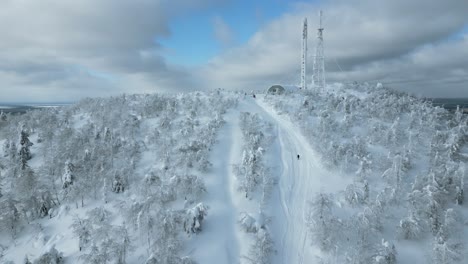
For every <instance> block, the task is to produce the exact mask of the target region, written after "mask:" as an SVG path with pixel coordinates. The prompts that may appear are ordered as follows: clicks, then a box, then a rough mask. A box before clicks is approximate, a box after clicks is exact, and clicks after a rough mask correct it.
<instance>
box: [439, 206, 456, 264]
mask: <svg viewBox="0 0 468 264" xmlns="http://www.w3.org/2000/svg"><path fill="white" fill-rule="evenodd" d="M462 222H463V221H462V217H461V215H460V214H459V213H458V212H456V211H455V210H454V209H452V208H449V209H447V210H446V211H445V219H444V224H443V225H441V227H440V230H439V232H438V233H437V235H436V236H435V237H434V241H433V249H432V250H433V262H434V263H437V264H448V263H460V261H462V260H463V250H464V245H463V242H462V239H461V234H462V228H461V226H460V223H462Z"/></svg>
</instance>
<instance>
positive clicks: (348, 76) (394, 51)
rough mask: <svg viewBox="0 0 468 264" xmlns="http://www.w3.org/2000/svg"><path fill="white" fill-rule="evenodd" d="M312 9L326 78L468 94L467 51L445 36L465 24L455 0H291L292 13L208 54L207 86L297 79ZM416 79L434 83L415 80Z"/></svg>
mask: <svg viewBox="0 0 468 264" xmlns="http://www.w3.org/2000/svg"><path fill="white" fill-rule="evenodd" d="M319 9H323V10H324V15H325V17H324V25H325V32H324V38H325V55H326V57H327V58H326V67H327V79H328V80H329V81H355V80H356V81H366V80H380V81H387V82H388V83H389V84H390V85H392V86H395V87H398V88H400V89H405V90H407V91H410V92H416V93H421V94H423V95H428V96H433V95H434V96H466V97H468V89H466V88H467V84H468V81H467V80H466V77H464V76H463V74H464V73H465V71H466V70H464V69H467V68H468V61H466V59H464V58H466V56H463V55H462V54H465V53H466V50H468V49H467V48H466V41H463V40H451V41H447V39H448V38H449V37H451V36H452V35H454V34H456V33H457V32H459V31H460V30H461V29H462V28H463V27H464V26H465V25H467V23H468V17H467V16H466V14H467V13H468V4H467V3H466V1H461V0H460V1H449V2H447V1H436V0H430V1H426V0H416V1H405V0H396V1H383V0H382V1H373V0H358V1H352V2H349V1H328V2H326V3H325V4H323V5H322V6H317V5H313V4H298V5H297V6H296V8H295V9H294V10H295V11H293V12H291V13H289V14H284V15H283V16H282V17H280V18H279V19H277V20H275V21H272V22H271V23H269V24H268V25H266V26H264V27H263V28H262V29H260V31H259V32H257V33H256V34H255V35H254V36H253V37H252V38H251V39H250V41H249V42H248V43H247V44H246V45H244V46H242V47H238V48H235V49H232V50H229V51H227V52H225V53H224V54H222V55H220V56H218V57H216V58H214V59H213V60H212V61H211V62H210V63H209V64H208V65H207V66H206V67H204V68H203V69H202V70H200V73H199V74H200V75H201V76H208V77H207V78H206V84H207V86H212V87H215V86H218V87H225V88H232V89H235V88H240V89H242V88H244V87H248V88H265V87H268V86H269V85H271V84H273V83H278V82H282V83H287V84H290V83H298V82H299V72H300V71H299V68H300V63H299V62H300V55H301V54H300V53H301V47H300V44H301V42H300V38H301V22H302V19H303V17H306V16H307V17H308V18H309V36H310V37H309V64H308V67H309V69H311V67H312V55H313V53H314V46H315V28H316V26H317V23H318V11H319ZM428 18H430V19H428ZM457 54H458V55H457ZM338 65H339V66H340V67H339V66H338ZM340 68H341V70H343V71H341V70H340ZM309 77H310V76H309ZM423 78H427V79H428V80H429V79H430V80H434V79H435V80H437V81H434V82H432V84H428V82H427V81H425V82H424V83H422V82H421V81H420V80H422V79H423ZM309 80H310V79H309ZM416 80H419V82H421V83H420V84H419V83H418V81H416ZM439 80H444V81H446V82H441V81H439ZM410 81H412V82H411V83H410ZM405 82H406V83H405ZM441 85H443V87H442V86H441ZM461 87H465V90H463V89H462V88H461Z"/></svg>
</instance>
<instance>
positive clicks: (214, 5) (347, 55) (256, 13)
mask: <svg viewBox="0 0 468 264" xmlns="http://www.w3.org/2000/svg"><path fill="white" fill-rule="evenodd" d="M320 9H322V10H323V12H324V27H325V31H324V41H325V55H326V63H325V67H326V71H327V73H326V78H327V81H328V82H336V81H345V82H348V81H373V82H382V83H384V84H386V85H387V86H390V87H395V88H397V89H400V90H405V91H408V92H411V93H415V94H418V95H421V96H428V97H432V96H435V97H468V15H467V14H468V1H466V0H445V1H441V0H411V1H408V0H392V1H387V0H323V1H319V0H316V1H296V0H255V1H252V0H98V1H96V0H79V1H76V0H41V1H35V0H0V35H1V41H0V102H58V101H60V102H64V101H76V100H78V99H80V98H83V97H88V96H108V95H115V94H120V93H147V92H179V91H191V90H203V89H214V88H218V87H221V88H225V89H237V90H242V89H246V90H252V89H259V88H266V87H268V86H270V85H271V84H276V83H280V84H298V83H299V82H300V78H299V73H300V56H301V33H302V32H301V31H302V28H301V27H302V20H303V18H304V17H307V18H308V20H309V62H310V63H309V69H311V68H312V56H313V51H314V49H313V48H314V45H315V28H316V26H317V24H318V11H319V10H320ZM310 79H311V78H309V80H310Z"/></svg>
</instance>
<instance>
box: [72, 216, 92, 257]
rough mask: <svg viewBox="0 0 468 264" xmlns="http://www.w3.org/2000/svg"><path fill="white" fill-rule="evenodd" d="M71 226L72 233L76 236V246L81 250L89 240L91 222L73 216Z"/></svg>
mask: <svg viewBox="0 0 468 264" xmlns="http://www.w3.org/2000/svg"><path fill="white" fill-rule="evenodd" d="M72 228H73V233H74V234H75V235H76V236H78V248H79V250H80V251H82V250H84V249H85V248H86V247H87V246H88V244H89V243H90V240H91V230H92V225H91V222H90V221H89V220H88V219H81V218H79V217H75V218H73V223H72Z"/></svg>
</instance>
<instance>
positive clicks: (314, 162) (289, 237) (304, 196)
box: [256, 99, 336, 264]
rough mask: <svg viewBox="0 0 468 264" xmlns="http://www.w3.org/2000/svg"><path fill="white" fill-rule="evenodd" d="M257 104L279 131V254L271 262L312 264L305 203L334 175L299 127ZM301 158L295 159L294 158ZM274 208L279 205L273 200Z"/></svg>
mask: <svg viewBox="0 0 468 264" xmlns="http://www.w3.org/2000/svg"><path fill="white" fill-rule="evenodd" d="M256 102H257V105H258V106H259V108H261V111H260V112H263V116H264V118H267V120H269V121H270V122H272V123H273V125H274V126H276V127H277V130H278V133H277V135H278V139H277V140H278V141H279V146H280V153H278V155H279V156H280V157H279V158H280V159H281V161H280V162H281V164H282V168H281V171H280V173H279V175H278V176H279V179H278V186H277V191H278V192H279V195H278V199H279V201H278V202H279V204H280V207H281V208H280V210H273V212H274V214H273V227H274V228H273V233H274V234H276V237H279V236H281V239H275V247H276V249H277V250H278V255H276V256H273V259H274V263H281V264H287V263H314V260H315V258H316V256H319V255H320V252H319V251H318V250H317V249H316V248H314V247H311V246H310V241H309V240H308V232H307V226H306V219H305V216H306V214H307V211H308V200H311V199H312V198H313V197H314V195H316V194H317V193H319V192H320V190H321V189H322V184H323V182H324V180H325V179H327V180H326V181H327V182H329V183H333V181H335V180H336V176H334V175H332V174H331V173H330V172H328V171H326V170H325V169H324V168H323V167H322V166H321V164H320V161H319V159H318V158H317V157H318V156H317V154H316V153H315V152H314V151H313V150H312V148H311V147H310V145H309V143H308V141H307V139H306V138H305V137H304V136H303V135H302V134H301V132H300V131H299V128H298V127H297V126H295V125H293V124H292V123H291V121H289V120H288V119H287V118H285V117H284V116H281V115H279V114H277V113H276V111H275V110H273V109H272V107H270V106H268V105H267V104H266V103H265V102H263V100H262V99H258V100H257V101H256ZM298 154H299V155H300V159H299V160H298V159H297V155H298ZM272 203H273V208H274V207H275V206H276V207H277V206H278V203H277V201H275V199H273V201H272Z"/></svg>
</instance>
